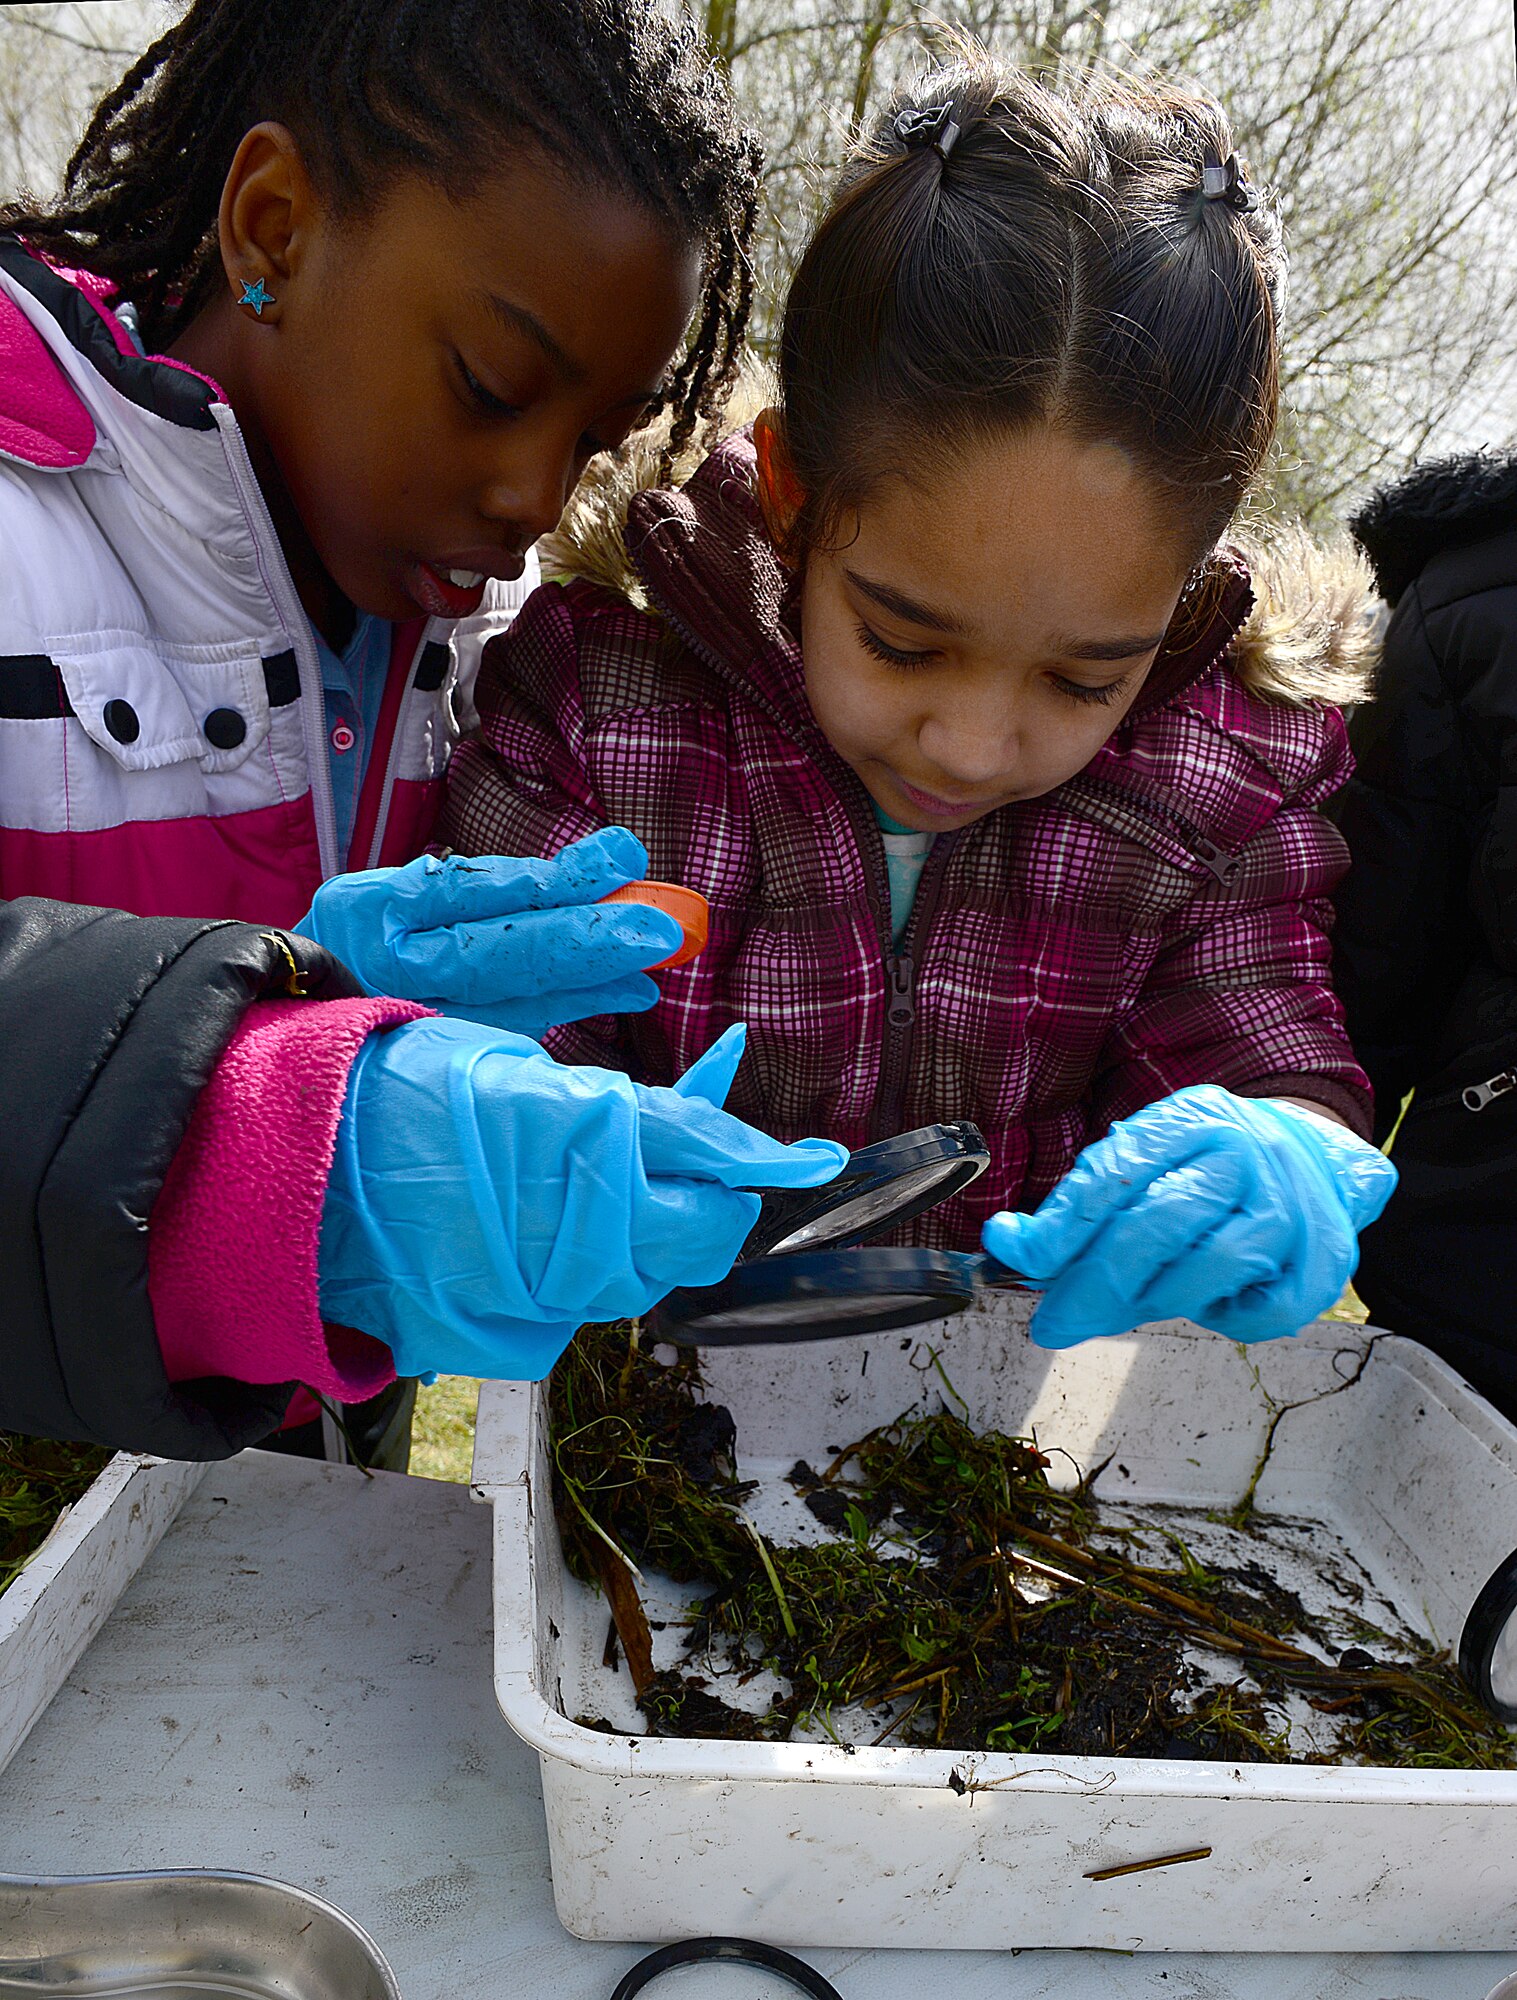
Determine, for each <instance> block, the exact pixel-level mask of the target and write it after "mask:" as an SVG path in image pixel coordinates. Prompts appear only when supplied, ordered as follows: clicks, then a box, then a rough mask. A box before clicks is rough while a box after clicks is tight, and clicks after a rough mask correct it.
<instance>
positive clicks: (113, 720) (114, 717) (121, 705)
mask: <svg viewBox="0 0 1517 2000" xmlns="http://www.w3.org/2000/svg"><path fill="white" fill-rule="evenodd" d="M101 719H102V720H103V722H104V723H105V726H106V728H107V729H108V730H109V731H110V733H111V734H112V736H114V737H115V739H116V741H117V742H118V743H135V742H136V741H137V738H138V737H139V736H140V735H141V734H142V724H141V723H140V722H139V721H138V720H137V711H136V709H135V708H133V707H132V704H131V703H130V702H129V701H122V700H121V698H120V697H119V696H117V698H116V699H115V700H114V701H108V702H107V703H106V704H105V707H104V708H103V709H102V710H101Z"/></svg>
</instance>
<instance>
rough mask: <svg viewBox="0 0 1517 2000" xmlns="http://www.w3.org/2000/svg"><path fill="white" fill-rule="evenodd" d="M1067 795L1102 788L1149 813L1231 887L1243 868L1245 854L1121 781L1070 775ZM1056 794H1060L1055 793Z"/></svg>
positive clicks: (1136, 809) (1064, 788) (1209, 871)
mask: <svg viewBox="0 0 1517 2000" xmlns="http://www.w3.org/2000/svg"><path fill="white" fill-rule="evenodd" d="M1060 789H1061V790H1062V791H1063V793H1064V794H1065V796H1066V797H1073V798H1075V799H1078V798H1079V796H1080V794H1081V792H1100V793H1103V794H1105V795H1106V796H1108V797H1113V798H1116V799H1118V800H1120V802H1121V803H1122V804H1123V805H1125V806H1126V807H1127V808H1128V809H1129V810H1130V811H1132V812H1135V813H1137V814H1138V815H1139V816H1140V817H1141V816H1142V815H1144V814H1147V815H1148V817H1149V818H1150V819H1154V820H1158V821H1160V822H1161V823H1162V824H1164V825H1165V826H1168V827H1170V828H1172V829H1173V830H1174V832H1175V833H1176V834H1177V835H1178V836H1179V839H1180V842H1181V844H1182V846H1184V847H1185V848H1186V849H1188V851H1189V852H1190V853H1192V854H1194V855H1195V857H1196V859H1197V860H1198V861H1199V862H1200V863H1201V865H1202V867H1203V868H1205V870H1206V872H1207V874H1208V875H1210V876H1212V877H1213V879H1214V880H1215V881H1217V882H1219V883H1220V884H1221V885H1222V887H1223V888H1224V889H1230V888H1231V887H1232V885H1233V883H1234V882H1236V881H1237V879H1238V876H1239V874H1240V873H1241V871H1242V868H1243V860H1242V857H1241V856H1240V855H1238V854H1235V853H1233V852H1232V851H1231V850H1230V849H1228V848H1226V847H1219V846H1218V845H1217V843H1216V842H1215V841H1214V840H1211V839H1209V838H1208V837H1207V836H1206V835H1205V834H1204V833H1203V832H1202V831H1201V829H1200V827H1198V826H1197V825H1196V823H1195V821H1194V820H1190V819H1187V818H1186V817H1185V815H1184V813H1182V812H1179V811H1178V810H1177V809H1176V808H1175V807H1174V806H1171V805H1166V804H1164V803H1163V801H1162V800H1159V799H1156V798H1153V797H1151V796H1150V795H1148V794H1146V793H1142V792H1133V791H1129V790H1128V789H1127V787H1126V786H1125V785H1118V784H1116V783H1114V782H1113V781H1112V780H1111V779H1110V778H1089V777H1077V778H1071V779H1070V780H1069V782H1068V783H1067V784H1065V785H1063V786H1062V787H1061V788H1060ZM1055 796H1057V794H1055Z"/></svg>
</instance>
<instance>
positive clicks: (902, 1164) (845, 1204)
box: [741, 1118, 990, 1264]
mask: <svg viewBox="0 0 1517 2000" xmlns="http://www.w3.org/2000/svg"><path fill="white" fill-rule="evenodd" d="M989 1165H990V1149H989V1147H988V1146H987V1145H986V1144H985V1140H984V1138H983V1136H982V1135H981V1132H980V1128H979V1126H978V1125H972V1124H970V1122H969V1120H968V1119H967V1118H961V1119H956V1120H953V1121H951V1122H948V1123H944V1124H942V1125H924V1126H923V1127H922V1128H921V1130H920V1131H917V1132H903V1133H902V1134H901V1135H900V1137H899V1138H896V1139H882V1140H880V1142H879V1143H878V1144H877V1145H874V1146H863V1147H861V1148H860V1149H859V1151H858V1152H856V1153H850V1154H849V1156H848V1164H847V1165H846V1166H845V1167H844V1168H843V1170H842V1172H841V1173H840V1174H839V1175H838V1176H837V1178H836V1179H835V1180H830V1181H828V1183H827V1185H826V1186H825V1187H819V1188H796V1189H793V1190H785V1189H781V1190H779V1191H777V1192H773V1193H770V1194H766V1195H765V1196H764V1208H763V1213H762V1214H761V1215H760V1216H759V1219H758V1221H757V1222H756V1223H755V1224H754V1225H753V1228H752V1230H751V1231H750V1232H749V1236H748V1240H747V1242H746V1243H745V1244H744V1245H743V1252H742V1260H741V1261H742V1262H743V1263H744V1264H747V1263H749V1262H751V1261H752V1259H753V1258H755V1257H780V1256H788V1255H790V1254H791V1253H793V1252H795V1251H797V1250H821V1249H825V1248H829V1247H834V1248H840V1247H841V1246H842V1245H843V1244H845V1243H863V1242H865V1241H867V1239H868V1238H869V1237H871V1236H883V1235H884V1233H885V1231H886V1230H887V1229H894V1228H895V1227H896V1225H897V1224H898V1223H902V1222H909V1221H910V1220H911V1218H912V1217H913V1216H914V1215H921V1214H922V1213H923V1211H924V1210H926V1209H929V1208H935V1207H936V1206H937V1204H938V1203H939V1202H940V1201H947V1199H948V1197H949V1196H950V1195H954V1194H957V1193H958V1192H959V1190H960V1189H961V1188H966V1187H968V1186H969V1183H970V1182H971V1181H976V1180H978V1179H979V1178H980V1175H981V1174H983V1173H984V1171H985V1169H986V1168H987V1167H988V1166H989Z"/></svg>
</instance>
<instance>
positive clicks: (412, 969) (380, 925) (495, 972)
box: [295, 826, 684, 1037]
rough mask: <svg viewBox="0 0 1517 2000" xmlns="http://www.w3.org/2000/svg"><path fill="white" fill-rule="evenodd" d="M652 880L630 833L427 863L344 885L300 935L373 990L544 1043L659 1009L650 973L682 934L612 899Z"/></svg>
mask: <svg viewBox="0 0 1517 2000" xmlns="http://www.w3.org/2000/svg"><path fill="white" fill-rule="evenodd" d="M647 872H648V853H647V849H646V848H645V847H644V846H643V843H642V842H641V841H640V840H639V839H638V838H637V836H636V835H635V834H631V833H628V831H627V829H626V828H625V827H621V826H603V827H601V828H600V829H599V830H598V831H597V832H595V833H591V834H587V835H586V836H585V838H584V839H583V840H576V841H573V842H571V844H570V845H569V846H568V847H565V848H563V849H562V850H561V851H560V852H559V853H558V854H556V855H555V856H554V857H553V859H552V860H551V861H534V860H511V859H508V858H506V857H504V856H502V855H493V854H492V855H481V856H479V857H478V858H477V859H472V860H471V859H469V858H467V857H466V856H464V855H461V854H451V855H449V856H448V858H447V860H446V861H439V860H437V859H436V857H435V856H433V855H430V854H424V855H422V856H421V858H420V859H419V860H417V861H409V862H407V863H406V865H405V867H404V868H370V869H367V870H365V871H364V872H362V873H360V874H355V875H334V876H333V878H332V880H331V881H330V882H324V883H323V884H322V885H321V887H320V888H319V889H318V890H317V891H316V900H315V902H314V903H313V904H312V905H311V908H310V910H309V912H308V913H307V914H306V915H305V916H304V917H302V918H301V920H300V922H299V923H298V924H297V925H296V926H295V928H296V930H298V931H299V932H300V933H301V935H302V936H303V937H308V938H311V939H314V941H315V942H316V943H317V944H321V945H325V946H326V948H327V950H328V951H330V952H331V953H333V955H334V956H335V957H337V958H340V959H341V960H342V962H343V964H344V965H345V966H347V968H348V970H349V971H350V972H353V973H355V974H356V975H357V977H358V978H359V979H360V980H361V981H362V982H363V984H364V986H365V987H366V988H367V989H368V991H369V992H370V993H389V994H394V995H396V996H398V997H399V998H400V999H402V1000H422V1001H425V1002H426V1004H427V1005H428V1006H429V1007H436V1008H438V1009H439V1010H440V1011H441V1012H443V1013H445V1014H451V1015H453V1016H454V1017H455V1019H458V1020H463V1021H483V1022H485V1023H486V1024H487V1025H488V1026H490V1027H492V1028H508V1029H510V1030H511V1031H512V1033H514V1034H518V1035H532V1036H534V1037H535V1036H540V1035H542V1034H544V1033H545V1032H546V1031H547V1030H548V1029H549V1028H552V1027H556V1026H557V1025H558V1024H559V1023H560V1022H562V1021H583V1020H586V1019H588V1017H589V1016H590V1015H592V1014H637V1013H641V1012H642V1010H643V1009H644V1008H646V1007H651V1006H652V1005H653V1003H654V1002H655V1001H656V1000H657V998H658V988H657V987H656V986H655V985H654V983H653V981H652V980H651V979H649V978H648V977H647V976H646V975H645V973H644V972H643V971H642V969H641V968H642V967H644V966H648V965H657V964H658V963H659V962H660V960H662V959H665V958H667V957H668V956H669V955H670V953H671V952H674V951H677V950H678V949H679V946H680V941H681V939H682V938H683V936H684V933H683V931H682V930H681V929H680V926H679V924H678V923H677V922H676V921H675V919H674V918H673V917H671V916H669V915H668V914H667V913H666V912H665V911H662V910H655V909H652V908H650V907H649V906H648V905H646V904H643V903H610V904H606V905H604V906H602V905H601V901H600V899H601V897H602V896H605V895H608V894H609V893H610V892H611V890H613V889H620V888H622V887H623V886H624V885H625V884H626V883H628V882H635V881H637V880H638V879H639V878H640V877H641V876H644V875H646V874H647Z"/></svg>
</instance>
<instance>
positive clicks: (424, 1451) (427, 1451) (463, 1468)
mask: <svg viewBox="0 0 1517 2000" xmlns="http://www.w3.org/2000/svg"><path fill="white" fill-rule="evenodd" d="M478 1403H479V1384H478V1382H476V1381H475V1379H474V1377H473V1376H472V1375H439V1376H438V1378H437V1380H436V1381H435V1382H434V1383H433V1384H432V1386H431V1388H430V1389H419V1390H418V1391H417V1393H416V1421H415V1424H414V1426H413V1428H412V1432H411V1470H412V1472H414V1473H415V1474H416V1475H417V1477H418V1478H421V1479H451V1480H453V1481H455V1482H456V1483H458V1484H459V1485H462V1486H467V1485H468V1483H469V1466H470V1462H471V1461H472V1459H473V1456H474V1412H475V1409H476V1407H477V1405H478Z"/></svg>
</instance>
